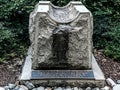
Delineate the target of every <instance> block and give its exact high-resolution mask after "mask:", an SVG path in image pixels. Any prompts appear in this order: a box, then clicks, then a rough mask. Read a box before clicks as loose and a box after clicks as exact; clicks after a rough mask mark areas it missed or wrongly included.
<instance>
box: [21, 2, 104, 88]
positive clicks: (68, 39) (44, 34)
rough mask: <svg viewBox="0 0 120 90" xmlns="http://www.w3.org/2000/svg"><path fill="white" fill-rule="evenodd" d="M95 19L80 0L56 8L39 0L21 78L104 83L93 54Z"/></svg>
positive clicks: (71, 82)
mask: <svg viewBox="0 0 120 90" xmlns="http://www.w3.org/2000/svg"><path fill="white" fill-rule="evenodd" d="M92 33H93V18H92V14H91V12H90V11H89V10H88V9H87V8H86V7H85V6H84V5H83V4H82V3H81V2H77V1H76V2H73V1H72V2H70V3H69V4H68V5H66V6H64V7H57V6H54V5H53V4H51V3H50V2H49V1H40V2H39V3H38V4H37V5H36V6H35V9H34V10H33V12H31V14H30V19H29V34H30V41H31V46H30V47H29V50H28V56H27V57H26V60H25V64H24V67H23V70H22V75H21V77H20V80H31V81H32V82H34V83H39V84H41V83H43V82H44V83H49V84H51V85H52V84H53V83H62V81H64V82H66V83H67V84H74V83H82V84H83V83H88V84H91V83H92V84H96V85H99V86H104V80H105V78H104V75H103V73H102V71H101V69H100V68H99V66H98V64H97V62H96V60H95V58H94V56H93V55H92Z"/></svg>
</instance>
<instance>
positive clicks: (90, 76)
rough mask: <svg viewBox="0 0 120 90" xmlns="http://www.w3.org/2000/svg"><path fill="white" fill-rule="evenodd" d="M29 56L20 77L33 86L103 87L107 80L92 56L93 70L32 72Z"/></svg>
mask: <svg viewBox="0 0 120 90" xmlns="http://www.w3.org/2000/svg"><path fill="white" fill-rule="evenodd" d="M31 58H32V57H31V56H30V55H29V54H28V56H27V57H26V60H25V64H24V67H23V70H22V74H21V76H20V78H19V79H20V80H21V81H30V82H32V83H33V84H40V85H46V86H58V85H73V86H81V87H83V86H84V85H86V84H87V85H88V86H98V87H103V86H104V84H105V78H104V75H103V72H102V71H101V69H100V67H99V66H98V64H97V62H96V60H95V58H94V56H92V70H32V60H31Z"/></svg>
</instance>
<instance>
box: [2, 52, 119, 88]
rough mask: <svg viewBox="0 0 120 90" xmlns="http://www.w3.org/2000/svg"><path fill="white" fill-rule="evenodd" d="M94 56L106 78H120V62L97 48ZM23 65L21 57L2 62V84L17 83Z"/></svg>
mask: <svg viewBox="0 0 120 90" xmlns="http://www.w3.org/2000/svg"><path fill="white" fill-rule="evenodd" d="M94 56H95V58H96V60H97V62H98V64H99V66H100V68H101V69H102V71H103V73H104V75H105V77H106V78H108V77H109V78H111V79H113V80H114V81H115V82H116V80H120V62H116V61H114V60H113V59H110V58H108V57H105V55H104V54H103V53H102V50H95V53H94ZM118 61H120V60H118ZM22 66H23V59H20V58H15V59H12V60H11V61H7V62H5V63H3V64H0V86H5V85H8V83H15V82H16V81H17V80H18V78H19V75H20V73H21V69H22Z"/></svg>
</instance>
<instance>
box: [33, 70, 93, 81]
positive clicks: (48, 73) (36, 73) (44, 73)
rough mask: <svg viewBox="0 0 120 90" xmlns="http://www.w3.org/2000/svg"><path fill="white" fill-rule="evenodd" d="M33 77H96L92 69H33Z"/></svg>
mask: <svg viewBox="0 0 120 90" xmlns="http://www.w3.org/2000/svg"><path fill="white" fill-rule="evenodd" d="M31 79H95V78H94V74H93V71H92V70H33V71H32V75H31Z"/></svg>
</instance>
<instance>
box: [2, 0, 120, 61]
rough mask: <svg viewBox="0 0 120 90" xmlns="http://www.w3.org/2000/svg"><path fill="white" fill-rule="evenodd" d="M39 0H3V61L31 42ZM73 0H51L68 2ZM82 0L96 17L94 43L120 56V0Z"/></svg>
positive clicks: (117, 57)
mask: <svg viewBox="0 0 120 90" xmlns="http://www.w3.org/2000/svg"><path fill="white" fill-rule="evenodd" d="M38 1H39V0H0V62H2V61H4V60H6V59H10V58H13V57H20V56H23V55H24V54H25V52H26V50H27V48H28V46H29V35H28V23H29V22H28V21H29V14H30V12H31V11H32V10H33V8H34V6H35V4H36V3H38ZM69 1H71V0H57V1H56V0H51V2H52V3H53V4H54V5H58V6H64V5H66V4H67V3H68V2H69ZM76 1H81V2H82V3H83V4H84V5H85V6H86V7H87V8H88V9H89V10H90V11H91V12H92V14H93V17H94V34H93V40H94V47H95V48H97V49H103V50H104V53H105V55H107V56H109V57H111V58H114V59H115V60H119V59H120V0H76Z"/></svg>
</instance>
